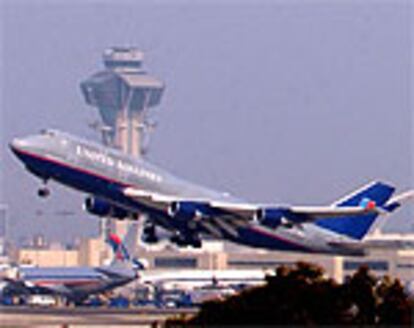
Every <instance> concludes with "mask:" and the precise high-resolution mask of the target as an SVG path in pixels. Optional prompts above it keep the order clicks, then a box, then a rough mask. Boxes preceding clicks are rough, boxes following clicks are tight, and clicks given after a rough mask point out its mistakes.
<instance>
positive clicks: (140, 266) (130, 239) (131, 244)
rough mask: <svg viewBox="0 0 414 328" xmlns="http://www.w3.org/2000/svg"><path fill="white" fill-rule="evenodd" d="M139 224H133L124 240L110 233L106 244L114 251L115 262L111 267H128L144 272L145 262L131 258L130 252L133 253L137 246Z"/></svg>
mask: <svg viewBox="0 0 414 328" xmlns="http://www.w3.org/2000/svg"><path fill="white" fill-rule="evenodd" d="M137 229H138V227H137V224H136V223H132V224H131V225H130V227H129V228H128V231H127V233H126V235H125V237H124V239H123V240H121V238H120V237H119V236H118V235H116V234H114V233H110V232H109V233H108V235H107V238H106V242H107V243H108V244H109V245H110V246H111V248H112V251H113V256H114V258H113V260H112V262H111V264H110V266H128V267H132V268H133V269H135V270H144V269H145V268H146V264H145V263H144V261H143V260H138V259H136V258H134V257H131V255H130V253H129V251H133V250H134V249H135V246H136V244H137V231H138V230H137Z"/></svg>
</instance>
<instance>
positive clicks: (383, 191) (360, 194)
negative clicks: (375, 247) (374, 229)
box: [316, 182, 401, 239]
mask: <svg viewBox="0 0 414 328" xmlns="http://www.w3.org/2000/svg"><path fill="white" fill-rule="evenodd" d="M394 191H395V188H394V187H393V186H390V185H387V184H385V183H383V182H371V183H369V184H368V185H366V186H364V187H362V188H360V189H358V190H356V191H354V192H353V193H351V194H349V195H347V196H345V197H343V198H341V199H340V200H338V201H336V202H335V203H334V204H332V206H337V207H341V206H363V207H376V208H378V211H377V212H373V213H369V214H366V215H357V216H347V217H341V218H324V219H320V220H318V221H316V224H317V225H319V226H320V227H323V228H325V229H328V230H331V231H334V232H336V233H339V234H342V235H346V236H348V237H351V238H354V239H362V238H363V237H364V236H365V235H366V233H367V232H368V231H369V229H370V228H371V226H372V225H373V223H374V222H375V220H376V219H377V217H378V215H379V214H380V212H381V211H383V212H386V213H389V212H392V211H394V210H395V209H396V208H398V207H399V206H400V205H401V204H400V200H399V199H398V196H397V197H394V198H391V196H392V194H393V193H394ZM390 198H391V199H390ZM393 199H396V200H395V201H394V200H393Z"/></svg>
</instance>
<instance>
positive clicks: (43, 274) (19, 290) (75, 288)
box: [5, 224, 145, 304]
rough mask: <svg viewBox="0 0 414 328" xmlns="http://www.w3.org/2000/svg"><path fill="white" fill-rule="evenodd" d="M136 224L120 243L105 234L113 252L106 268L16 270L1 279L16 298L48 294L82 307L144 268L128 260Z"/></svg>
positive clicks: (115, 238)
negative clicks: (91, 297)
mask: <svg viewBox="0 0 414 328" xmlns="http://www.w3.org/2000/svg"><path fill="white" fill-rule="evenodd" d="M136 228H137V227H136V224H133V225H131V227H130V229H129V231H128V233H127V235H126V236H125V238H124V241H123V242H121V239H120V238H119V237H118V236H117V235H115V234H108V236H107V242H108V244H109V245H110V246H111V248H112V250H113V260H112V262H111V264H110V265H107V266H100V267H95V268H91V267H17V268H11V269H9V271H8V274H7V277H6V278H5V280H6V282H7V283H8V284H7V286H6V287H5V288H6V289H7V290H8V291H10V292H12V293H15V294H20V295H33V294H48V295H50V294H51V295H55V296H61V297H63V298H64V299H65V300H66V301H67V302H69V303H70V302H73V303H76V304H80V303H82V302H83V301H84V300H85V299H87V298H88V297H89V296H90V295H92V294H102V293H105V292H107V291H109V290H112V289H114V288H117V287H120V286H123V285H126V284H128V283H130V282H132V281H134V280H135V279H137V278H138V277H139V276H138V271H139V270H142V269H144V267H145V264H144V262H141V261H139V260H137V259H134V258H132V257H130V255H129V253H128V249H133V248H135V245H136V243H135V241H136V236H137V229H136Z"/></svg>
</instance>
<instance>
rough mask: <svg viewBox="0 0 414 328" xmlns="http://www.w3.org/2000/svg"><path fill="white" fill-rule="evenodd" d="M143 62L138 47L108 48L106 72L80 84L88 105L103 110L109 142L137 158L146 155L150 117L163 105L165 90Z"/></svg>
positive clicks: (104, 132)
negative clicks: (148, 71) (149, 115)
mask: <svg viewBox="0 0 414 328" xmlns="http://www.w3.org/2000/svg"><path fill="white" fill-rule="evenodd" d="M143 59H144V54H143V53H142V52H141V51H139V50H138V49H135V48H110V49H107V50H105V51H104V54H103V61H104V65H105V69H104V70H102V71H100V72H97V73H95V74H93V75H92V76H90V77H89V78H88V79H86V80H84V81H83V82H81V84H80V87H81V90H82V93H83V96H84V97H85V101H86V103H87V104H89V105H91V106H94V107H97V108H98V109H99V113H100V115H101V118H102V121H103V127H102V132H103V135H104V139H105V142H106V143H107V144H110V145H112V146H114V147H117V148H119V149H121V150H122V151H124V152H125V153H128V154H131V155H134V156H140V155H141V154H142V152H143V147H142V143H143V135H144V132H145V130H146V129H147V128H149V126H148V123H147V120H146V116H147V114H148V111H149V109H150V108H152V107H154V106H156V105H158V104H159V103H160V101H161V97H162V94H163V91H164V88H165V85H164V83H163V82H162V81H160V80H158V79H157V78H155V77H152V76H150V75H148V74H147V73H146V71H145V70H143V68H142V64H143Z"/></svg>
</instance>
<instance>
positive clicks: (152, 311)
mask: <svg viewBox="0 0 414 328" xmlns="http://www.w3.org/2000/svg"><path fill="white" fill-rule="evenodd" d="M197 311H198V310H197V309H156V308H132V309H111V308H86V307H85V308H84V307H76V308H38V307H26V306H7V307H5V306H3V307H0V327H29V326H30V327H45V326H47V327H70V326H76V327H77V328H79V327H83V326H85V327H86V326H94V327H99V326H104V327H110V326H113V327H117V326H120V325H122V326H123V327H158V326H160V325H161V324H162V323H163V322H164V321H165V320H166V319H167V318H173V317H177V316H179V317H183V316H184V317H186V316H192V315H194V314H195V313H197Z"/></svg>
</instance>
